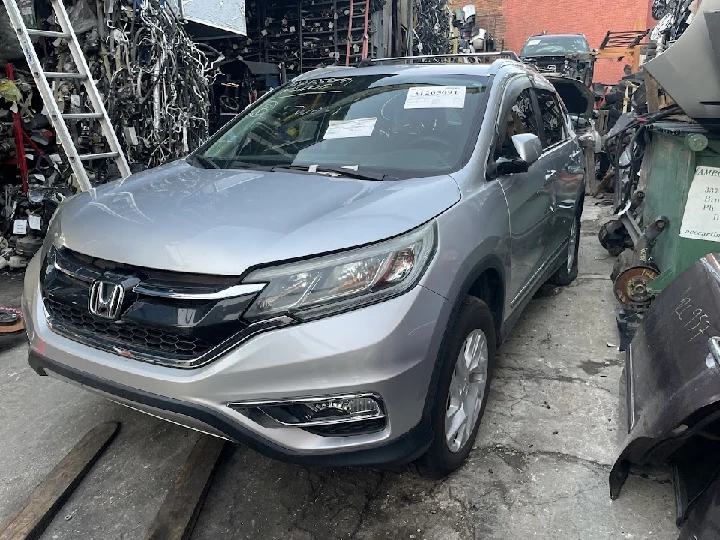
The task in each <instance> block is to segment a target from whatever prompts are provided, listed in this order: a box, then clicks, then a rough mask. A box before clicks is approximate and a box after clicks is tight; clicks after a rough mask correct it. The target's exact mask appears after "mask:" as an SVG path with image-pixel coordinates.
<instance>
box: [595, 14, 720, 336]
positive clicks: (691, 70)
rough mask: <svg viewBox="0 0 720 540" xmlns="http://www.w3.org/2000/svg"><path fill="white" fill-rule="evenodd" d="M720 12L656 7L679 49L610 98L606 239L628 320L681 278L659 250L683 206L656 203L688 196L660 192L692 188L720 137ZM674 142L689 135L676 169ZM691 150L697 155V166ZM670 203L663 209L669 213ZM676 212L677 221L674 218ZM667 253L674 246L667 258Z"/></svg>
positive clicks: (630, 79)
mask: <svg viewBox="0 0 720 540" xmlns="http://www.w3.org/2000/svg"><path fill="white" fill-rule="evenodd" d="M718 8H720V0H705V2H703V3H702V4H701V5H699V4H698V3H697V2H692V3H691V2H689V1H685V0H682V1H680V0H678V1H677V2H674V1H669V2H664V3H663V2H660V1H658V2H656V3H655V6H654V11H653V13H654V15H655V16H656V17H667V16H670V17H671V24H670V25H669V26H668V27H667V28H666V30H663V35H664V36H665V38H666V39H667V41H665V42H664V43H666V44H667V43H672V46H670V47H669V48H667V49H666V50H661V49H659V50H660V54H659V55H658V56H657V57H656V58H654V59H653V60H651V61H649V62H647V63H646V64H645V65H644V66H643V67H642V71H641V73H639V74H632V75H629V76H627V77H625V78H624V79H623V81H621V83H620V85H619V86H618V87H617V88H615V89H614V90H613V91H612V92H611V93H610V94H608V95H607V96H606V97H605V100H606V105H605V107H604V108H607V109H608V110H609V112H610V126H611V129H610V131H609V133H608V134H607V135H606V137H605V140H604V149H605V152H606V156H607V159H606V166H605V169H604V170H603V171H602V172H603V174H604V179H603V181H602V182H601V184H600V186H601V187H602V186H606V187H607V188H608V190H609V191H612V192H613V200H612V203H613V206H614V208H615V215H614V216H613V218H612V219H611V220H610V221H609V222H608V223H606V224H605V225H604V226H603V227H602V229H601V231H600V242H601V243H602V245H603V247H605V248H606V249H607V250H608V252H609V253H611V254H612V255H616V256H618V259H617V263H616V265H615V269H614V271H613V274H612V279H613V281H614V284H615V293H616V296H617V298H618V301H619V302H620V304H621V305H622V307H623V310H624V317H625V319H626V320H629V321H631V322H632V321H633V320H638V319H637V317H636V316H637V315H638V314H642V313H644V312H646V311H647V310H648V308H649V307H650V305H651V303H652V301H653V300H654V298H655V296H656V294H657V291H658V290H662V287H663V286H664V285H665V282H666V281H667V280H669V279H671V278H670V277H669V276H672V275H675V274H676V273H677V271H676V270H677V269H673V270H672V271H670V265H671V264H674V263H672V261H671V260H667V261H665V263H664V264H665V266H663V264H660V263H659V262H658V261H659V258H660V257H659V253H657V249H656V247H657V243H658V241H662V240H663V239H667V238H668V237H669V236H671V237H673V238H675V237H677V236H678V235H679V234H680V232H679V230H680V219H679V218H680V217H681V216H682V209H676V210H675V211H673V212H669V211H663V212H658V211H657V204H656V203H657V201H659V200H664V199H667V200H668V201H669V200H670V199H673V200H674V199H678V200H683V201H684V197H685V195H680V196H677V194H675V195H674V196H672V197H668V196H667V195H664V194H663V193H659V192H658V190H660V189H661V188H660V187H659V186H662V185H665V186H666V187H665V189H670V188H668V187H667V186H678V185H685V184H686V183H687V184H688V185H689V183H690V181H691V180H692V171H691V172H688V173H687V176H688V178H686V173H685V171H690V167H689V166H687V167H686V164H688V163H695V160H697V159H699V157H698V156H700V154H701V152H703V151H705V150H706V149H707V148H710V147H709V146H708V140H709V139H711V138H712V133H713V132H716V133H717V132H720V108H718V106H717V105H715V104H716V103H718V102H719V101H718V99H720V90H718V89H719V88H720V63H719V62H718V56H717V50H716V49H717V46H718V43H717V42H716V41H714V39H716V38H717V33H716V32H715V31H713V30H712V28H717V27H718V26H720V11H718ZM700 73H701V74H702V76H698V74H700ZM688 81H690V82H689V83H688ZM672 137H687V138H686V140H685V142H684V145H682V146H681V148H680V149H679V150H678V149H677V148H675V147H673V149H674V151H676V152H678V155H677V157H676V158H675V159H676V161H675V163H677V164H678V166H677V168H675V169H669V168H668V167H667V166H666V165H669V164H663V165H662V166H661V157H662V156H663V155H665V154H666V153H667V152H668V151H669V150H670V148H669V147H668V146H667V145H668V144H670V143H669V142H668V141H671V140H675V139H672ZM658 141H664V142H663V143H662V144H666V147H664V148H663V149H662V151H658V150H657V149H656V147H657V146H658V145H659V144H660V143H659V142H658ZM710 146H712V145H710ZM653 150H655V151H653ZM710 151H711V150H708V152H710ZM683 152H691V153H692V155H693V161H689V158H688V157H687V156H686V155H685V154H683ZM684 167H685V168H684ZM606 171H607V172H606ZM672 171H674V173H675V174H677V175H678V177H677V178H676V179H674V180H673V182H668V183H667V184H663V182H662V180H661V179H664V178H665V177H666V175H669V174H671V172H672ZM681 171H682V172H681ZM652 190H655V191H652ZM649 200H652V201H653V204H652V205H651V204H648V201H649ZM678 204H680V203H678ZM682 204H684V202H682ZM670 206H671V205H670V203H669V202H667V203H665V204H663V205H661V207H662V208H664V209H666V210H667V208H669V207H670ZM671 214H672V215H673V219H669V218H668V217H667V215H671ZM710 217H711V218H712V217H713V216H710ZM669 241H670V240H665V241H664V244H663V245H665V244H667V242H669ZM674 241H675V240H673V242H674ZM667 252H668V249H667V246H666V249H665V251H663V253H667ZM660 284H662V285H660ZM623 331H624V330H623ZM631 334H632V329H631V328H630V332H629V335H631Z"/></svg>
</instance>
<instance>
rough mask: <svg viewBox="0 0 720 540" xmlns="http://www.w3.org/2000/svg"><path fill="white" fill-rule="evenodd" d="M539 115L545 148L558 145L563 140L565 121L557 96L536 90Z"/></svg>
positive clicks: (564, 136) (564, 137)
mask: <svg viewBox="0 0 720 540" xmlns="http://www.w3.org/2000/svg"><path fill="white" fill-rule="evenodd" d="M537 97H538V102H539V104H540V115H541V116H542V121H543V127H544V128H545V144H544V146H545V148H548V147H550V146H553V145H555V144H558V143H560V142H562V141H564V140H565V139H567V136H566V134H565V121H564V120H563V113H562V109H561V108H560V103H559V102H558V99H557V96H556V95H555V94H554V93H553V92H549V91H547V90H537Z"/></svg>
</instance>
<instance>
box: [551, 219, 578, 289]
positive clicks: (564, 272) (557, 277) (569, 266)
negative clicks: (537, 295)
mask: <svg viewBox="0 0 720 540" xmlns="http://www.w3.org/2000/svg"><path fill="white" fill-rule="evenodd" d="M573 225H574V228H573V229H572V230H571V231H570V243H569V244H568V252H567V258H566V259H565V261H564V262H563V265H562V267H560V269H559V270H558V271H557V272H555V273H554V274H553V275H552V277H551V278H550V279H549V280H548V283H550V284H551V285H557V286H559V287H567V286H568V285H570V284H571V283H572V282H573V281H575V280H576V279H577V277H578V255H579V253H580V212H578V213H577V214H576V215H575V221H574V222H573ZM571 255H572V262H571V259H570V256H571Z"/></svg>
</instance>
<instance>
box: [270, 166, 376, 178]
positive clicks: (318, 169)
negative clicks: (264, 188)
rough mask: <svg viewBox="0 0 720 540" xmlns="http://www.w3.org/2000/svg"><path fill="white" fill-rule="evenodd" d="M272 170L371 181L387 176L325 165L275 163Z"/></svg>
mask: <svg viewBox="0 0 720 540" xmlns="http://www.w3.org/2000/svg"><path fill="white" fill-rule="evenodd" d="M271 170H272V171H273V172H274V171H283V170H290V171H301V172H305V173H308V174H324V175H326V176H344V177H346V178H356V179H357V180H371V181H373V182H383V181H384V180H386V179H387V178H388V176H387V175H386V174H377V173H370V172H359V171H355V170H353V169H344V168H342V167H325V166H319V165H318V166H315V165H313V166H312V167H311V166H309V165H276V166H275V167H273V168H272V169H271Z"/></svg>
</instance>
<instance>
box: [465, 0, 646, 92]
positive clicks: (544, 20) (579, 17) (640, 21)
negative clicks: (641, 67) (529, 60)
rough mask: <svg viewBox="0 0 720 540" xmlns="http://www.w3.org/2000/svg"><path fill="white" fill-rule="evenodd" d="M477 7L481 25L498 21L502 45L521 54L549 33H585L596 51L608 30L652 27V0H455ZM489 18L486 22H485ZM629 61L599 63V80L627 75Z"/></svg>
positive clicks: (497, 37) (605, 80)
mask: <svg viewBox="0 0 720 540" xmlns="http://www.w3.org/2000/svg"><path fill="white" fill-rule="evenodd" d="M471 3H472V4H475V7H476V10H477V19H478V21H479V24H480V25H482V24H483V22H482V21H483V20H488V18H489V20H491V21H492V20H495V21H498V23H497V28H496V29H493V28H492V27H490V31H491V32H492V31H493V30H494V33H495V36H496V43H497V44H498V46H499V45H500V43H502V40H503V39H504V40H505V48H506V49H510V50H513V51H516V52H519V51H520V49H521V48H522V46H523V44H524V43H525V41H527V39H528V38H529V37H530V36H531V35H534V34H540V33H542V32H543V31H547V32H548V33H549V34H585V36H586V37H587V38H588V41H589V42H590V46H591V47H592V48H598V47H599V46H600V43H601V42H602V40H603V38H604V37H605V34H606V33H607V31H608V30H613V31H622V30H636V29H638V28H643V29H645V28H650V27H651V26H652V25H653V21H652V20H650V21H649V20H648V19H649V17H648V9H649V7H648V6H649V4H651V3H652V0H603V1H599V0H495V1H492V0H474V1H473V0H451V4H452V6H453V9H459V8H461V7H463V6H465V5H467V4H471ZM484 18H485V19H484ZM625 64H626V62H625V61H621V62H618V61H617V60H599V61H598V62H597V65H596V68H595V80H596V81H598V82H602V83H606V84H613V83H616V82H617V81H618V80H619V79H620V78H621V77H622V76H623V67H624V66H625Z"/></svg>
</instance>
